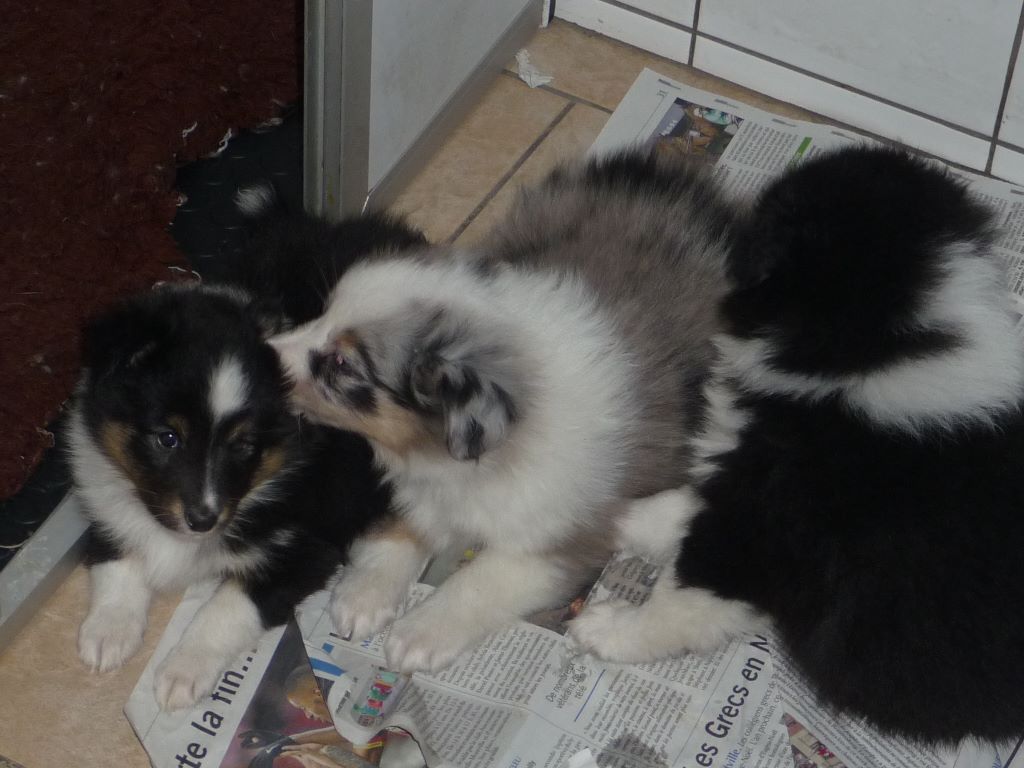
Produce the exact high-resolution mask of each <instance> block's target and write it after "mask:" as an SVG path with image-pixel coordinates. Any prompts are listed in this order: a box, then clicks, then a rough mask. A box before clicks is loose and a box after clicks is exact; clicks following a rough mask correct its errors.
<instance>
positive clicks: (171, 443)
mask: <svg viewBox="0 0 1024 768" xmlns="http://www.w3.org/2000/svg"><path fill="white" fill-rule="evenodd" d="M156 442H157V445H159V446H160V447H161V448H167V449H168V450H170V449H171V448H177V447H178V446H179V445H181V438H180V437H178V433H177V432H175V431H174V430H173V429H164V430H161V431H159V432H157V433H156Z"/></svg>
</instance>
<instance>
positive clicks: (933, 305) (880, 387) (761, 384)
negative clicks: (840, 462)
mask: <svg viewBox="0 0 1024 768" xmlns="http://www.w3.org/2000/svg"><path fill="white" fill-rule="evenodd" d="M974 250H975V246H974V245H972V244H970V243H958V244H954V245H952V246H949V247H948V248H946V250H945V252H944V260H945V276H944V278H943V279H942V280H941V282H940V284H939V286H938V287H937V288H936V289H935V290H934V291H933V292H932V294H931V296H930V297H929V301H928V302H927V303H926V305H925V307H924V309H923V310H922V311H921V312H920V313H919V315H918V317H917V318H916V324H917V325H919V326H920V327H922V328H950V329H952V330H953V331H954V332H956V333H958V334H959V335H960V336H961V337H962V343H961V344H960V345H959V346H958V347H957V348H956V349H953V350H951V351H949V352H945V353H939V354H936V355H932V356H930V357H925V358H916V359H910V360H905V361H901V362H898V363H895V364H893V365H891V366H889V367H888V368H885V369H883V370H880V371H875V372H871V373H867V374H852V375H847V376H832V377H829V376H813V375H804V374H796V373H789V372H786V371H780V370H778V369H777V368H775V367H774V366H773V365H772V364H771V359H772V353H773V349H772V345H771V342H770V340H767V339H744V340H740V339H736V338H734V337H729V336H723V337H719V338H718V339H716V342H717V344H718V346H719V349H720V351H721V352H722V354H723V358H724V366H723V370H724V372H725V373H727V374H731V375H734V376H735V377H736V378H737V379H738V380H739V382H740V384H741V385H742V386H743V387H745V388H747V389H749V390H751V391H754V392H763V393H767V394H773V393H778V394H785V395H791V396H795V397H802V398H807V399H810V400H820V399H822V398H825V397H828V396H831V395H837V394H838V395H841V396H842V398H843V399H844V401H845V402H846V403H848V404H849V405H850V406H851V407H852V408H854V409H856V410H858V411H860V412H861V413H863V414H864V415H865V416H867V417H868V418H870V419H872V420H874V421H877V422H880V423H883V424H888V425H892V426H895V427H898V428H900V429H902V430H905V431H907V432H911V433H914V432H917V431H919V430H920V429H922V428H925V427H929V426H935V427H941V428H953V427H955V426H956V425H957V424H960V423H964V422H982V423H992V421H993V420H994V419H995V418H996V417H998V415H999V414H1002V413H1006V412H1007V411H1011V410H1016V409H1017V408H1018V404H1019V403H1020V400H1021V398H1022V397H1024V344H1021V342H1020V340H1019V339H1018V338H1017V337H1016V334H1015V330H1014V321H1013V318H1012V316H1011V314H1010V312H1009V298H1008V297H1007V295H1006V288H1005V279H1004V277H1003V275H1002V273H1001V271H1000V267H999V265H998V263H997V262H996V261H995V260H994V259H989V258H985V257H979V256H977V255H975V254H974Z"/></svg>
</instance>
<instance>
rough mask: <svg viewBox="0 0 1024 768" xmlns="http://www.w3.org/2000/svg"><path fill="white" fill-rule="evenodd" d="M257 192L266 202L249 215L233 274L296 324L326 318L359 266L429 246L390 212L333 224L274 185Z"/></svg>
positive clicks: (272, 309)
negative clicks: (378, 256)
mask: <svg viewBox="0 0 1024 768" xmlns="http://www.w3.org/2000/svg"><path fill="white" fill-rule="evenodd" d="M255 189H257V190H259V191H260V192H261V195H262V198H261V199H263V200H265V201H266V202H265V204H264V205H262V206H261V207H259V208H258V209H257V210H251V211H249V212H248V213H249V216H250V218H251V220H252V226H251V229H250V234H249V238H248V242H247V245H246V247H245V248H244V249H243V250H242V251H241V252H240V253H239V254H237V255H236V256H235V258H236V259H237V263H236V264H235V267H234V269H233V272H234V273H235V274H236V275H237V276H238V279H237V281H236V282H237V283H238V284H240V285H241V287H243V288H246V289H247V290H249V291H250V292H251V293H253V294H254V295H255V296H257V297H259V299H260V304H261V307H265V308H266V309H267V311H268V312H269V313H270V314H271V315H272V316H280V317H285V318H288V320H289V321H290V322H291V323H293V324H295V325H301V324H302V323H305V322H308V321H310V320H312V319H314V318H316V317H319V316H320V315H321V314H322V313H323V309H324V304H325V300H326V298H327V295H328V294H329V293H330V291H331V289H332V288H333V287H334V286H335V284H336V283H337V282H338V279H339V278H340V277H341V275H342V274H343V273H344V272H345V270H346V269H348V268H349V267H351V266H352V265H353V264H355V263H356V262H357V261H359V260H361V259H363V258H366V257H367V256H369V255H371V254H373V253H377V252H381V251H403V250H409V249H412V248H416V247H418V246H425V245H426V244H427V240H426V238H425V237H424V236H423V234H422V233H421V232H419V231H418V230H416V229H413V228H412V227H410V226H409V225H407V224H405V223H404V222H403V221H402V220H401V219H399V218H397V217H395V216H392V215H390V214H388V213H383V212H375V213H369V214H366V215H364V216H358V217H353V218H349V219H344V220H342V221H340V222H337V223H332V222H329V221H327V220H326V219H323V218H319V217H316V216H310V215H309V214H306V213H304V212H303V211H296V210H291V209H290V208H289V207H288V205H287V203H285V202H284V201H283V200H282V198H281V197H280V195H278V194H277V192H276V191H275V190H274V188H273V187H272V186H270V185H262V186H260V187H257V188H255ZM273 330H274V331H275V332H276V331H277V330H279V329H273Z"/></svg>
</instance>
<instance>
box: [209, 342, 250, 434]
mask: <svg viewBox="0 0 1024 768" xmlns="http://www.w3.org/2000/svg"><path fill="white" fill-rule="evenodd" d="M248 396H249V381H248V380H247V379H246V378H245V373H244V372H243V371H242V366H241V365H240V364H239V362H238V361H237V360H236V359H235V358H233V357H226V358H224V359H223V360H222V361H221V362H220V364H219V365H218V366H217V367H216V368H214V370H213V375H211V376H210V412H211V413H212V414H213V418H214V421H220V420H221V419H223V418H225V417H227V416H229V415H230V414H232V413H234V412H235V411H239V410H241V409H242V407H243V406H244V405H245V401H246V398H247V397H248Z"/></svg>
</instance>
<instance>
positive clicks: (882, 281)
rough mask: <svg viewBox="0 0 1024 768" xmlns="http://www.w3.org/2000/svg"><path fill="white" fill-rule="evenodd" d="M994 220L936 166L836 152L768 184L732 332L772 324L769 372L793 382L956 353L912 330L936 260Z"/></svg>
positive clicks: (742, 246) (981, 235)
mask: <svg viewBox="0 0 1024 768" xmlns="http://www.w3.org/2000/svg"><path fill="white" fill-rule="evenodd" d="M989 219H990V213H989V212H988V210H986V209H985V208H984V207H982V206H981V205H980V204H979V203H976V202H974V201H973V200H972V199H971V198H970V197H969V196H968V194H967V191H966V189H965V187H964V186H963V184H960V183H959V182H956V181H954V180H953V179H952V178H951V177H950V176H949V175H948V174H947V173H945V172H944V171H942V170H940V169H938V168H937V167H936V166H934V165H930V164H927V163H926V162H925V161H923V160H920V159H918V158H914V157H912V156H910V155H907V154H905V153H901V152H898V151H895V150H889V149H880V150H879V149H876V150H871V151H856V152H840V153H836V154H833V155H830V156H828V157H826V158H825V159H823V160H818V161H815V162H811V163H807V164H805V165H803V166H801V167H799V168H798V169H797V170H795V171H793V172H791V173H789V174H788V175H786V176H784V177H783V178H782V179H780V180H779V181H778V182H777V183H775V184H773V185H772V187H771V189H770V190H769V191H767V192H766V194H764V195H763V196H762V197H761V199H760V201H759V202H758V205H757V209H756V212H755V213H754V214H753V216H752V217H751V219H750V220H749V222H748V224H747V227H746V231H745V232H744V234H743V235H742V236H741V237H740V238H739V241H738V244H737V246H736V251H735V257H734V258H733V259H732V260H731V262H730V272H731V274H732V277H733V279H734V280H735V281H736V283H737V284H738V285H739V286H740V288H739V289H738V290H736V291H734V292H733V293H732V294H731V295H730V296H729V297H728V298H727V300H726V304H725V316H726V320H727V323H728V327H729V330H730V332H732V333H733V334H735V335H736V336H738V337H740V338H746V337H750V336H752V335H756V334H757V333H759V332H762V331H763V330H764V328H765V327H767V326H772V327H773V328H777V329H779V331H780V334H779V335H780V337H781V338H782V340H783V341H782V343H781V344H780V345H779V348H778V349H777V351H776V358H775V362H776V364H777V365H778V367H780V368H785V369H787V370H790V371H794V372H799V373H807V372H813V373H819V374H821V373H837V374H842V373H849V372H863V371H869V370H873V369H877V368H880V367H883V366H885V365H887V364H888V363H890V362H892V361H893V360H896V359H899V358H905V357H907V356H909V355H927V354H931V353H933V352H938V351H942V350H944V349H949V348H951V347H953V346H955V345H956V343H957V341H958V340H957V336H956V333H955V331H954V330H952V329H945V328H933V329H928V330H922V329H916V328H908V327H906V325H905V323H906V321H907V320H908V319H909V318H910V317H912V316H913V315H914V314H915V313H916V311H917V310H918V309H919V305H920V303H921V301H923V300H924V297H925V295H926V293H927V290H928V288H929V287H931V286H933V285H934V284H935V283H936V280H937V279H938V278H939V274H938V273H937V270H938V264H937V263H936V260H935V259H934V253H935V250H936V249H937V248H939V247H941V246H943V245H945V244H948V243H951V242H954V241H972V242H977V243H979V244H981V245H986V244H987V242H988V241H989V240H990V239H991V236H992V235H991V229H990V227H989Z"/></svg>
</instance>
